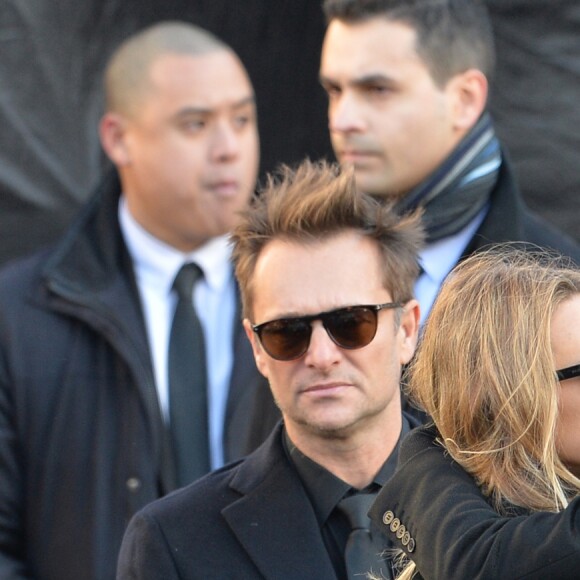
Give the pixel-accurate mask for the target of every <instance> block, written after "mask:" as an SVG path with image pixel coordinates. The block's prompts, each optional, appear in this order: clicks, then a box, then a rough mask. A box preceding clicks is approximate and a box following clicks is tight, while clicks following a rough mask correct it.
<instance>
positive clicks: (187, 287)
mask: <svg viewBox="0 0 580 580" xmlns="http://www.w3.org/2000/svg"><path fill="white" fill-rule="evenodd" d="M200 278H203V271H202V269H201V268H200V267H199V266H198V265H197V264H194V263H193V262H189V263H187V264H184V265H183V266H181V268H180V270H179V272H177V275H176V276H175V280H173V289H174V290H175V291H176V292H177V295H178V296H179V298H180V299H182V300H185V299H190V300H191V295H192V293H193V287H194V285H195V283H196V282H197V281H198V280H199V279H200Z"/></svg>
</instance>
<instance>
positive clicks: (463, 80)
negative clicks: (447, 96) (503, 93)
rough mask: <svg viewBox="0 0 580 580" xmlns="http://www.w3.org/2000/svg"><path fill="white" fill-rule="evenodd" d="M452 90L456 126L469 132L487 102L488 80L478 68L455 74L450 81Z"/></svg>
mask: <svg viewBox="0 0 580 580" xmlns="http://www.w3.org/2000/svg"><path fill="white" fill-rule="evenodd" d="M447 90H448V91H450V92H451V96H452V107H453V119H454V127H455V129H457V130H459V131H464V132H467V131H469V129H471V127H473V126H474V125H475V124H476V123H477V120H478V119H479V117H480V116H481V114H482V113H483V111H484V110H485V107H486V104H487V95H488V90H489V87H488V82H487V78H486V76H485V75H484V74H483V73H482V72H481V71H480V70H477V69H468V70H466V71H465V72H463V73H460V74H458V75H455V76H454V77H453V78H452V79H451V80H450V81H449V83H448V85H447Z"/></svg>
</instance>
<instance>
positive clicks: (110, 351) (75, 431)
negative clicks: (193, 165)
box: [0, 176, 279, 580]
mask: <svg viewBox="0 0 580 580" xmlns="http://www.w3.org/2000/svg"><path fill="white" fill-rule="evenodd" d="M118 198H119V185H118V183H117V181H116V178H114V177H113V176H112V177H111V181H109V182H107V183H105V185H104V187H103V190H102V191H101V192H100V193H99V194H98V195H97V196H96V197H95V198H94V199H93V200H92V201H91V203H90V204H89V205H88V206H87V208H86V209H85V211H84V213H83V215H81V216H80V218H79V220H78V221H77V222H76V223H75V224H74V225H73V226H72V227H71V229H70V230H69V232H68V233H67V234H66V236H65V237H64V239H63V240H62V241H61V242H60V243H59V245H58V246H57V247H56V248H55V249H54V250H52V251H50V252H48V253H45V254H43V255H36V256H33V257H32V258H29V259H26V260H24V261H22V262H15V263H14V264H13V265H11V266H8V267H7V269H5V270H4V271H3V272H2V273H1V274H0V482H1V483H0V578H2V580H14V579H16V578H25V577H26V578H31V577H32V578H35V580H79V579H81V578H82V579H83V580H111V579H112V578H114V576H115V570H116V563H117V554H118V549H119V547H120V545H121V539H122V537H123V532H124V530H125V527H126V524H127V522H128V521H129V519H130V518H131V517H132V515H133V514H134V513H135V512H136V511H137V510H139V509H140V508H141V507H143V506H144V505H145V504H147V503H149V502H151V501H152V500H154V499H157V498H158V497H160V496H161V495H163V494H164V493H166V492H168V491H171V490H172V489H174V488H175V482H174V472H175V468H174V465H173V456H172V454H171V453H170V452H169V440H168V434H167V430H166V428H165V425H164V423H163V420H162V418H161V413H160V410H159V405H158V402H157V393H156V388H155V384H154V377H153V370H152V364H151V360H150V356H149V347H148V343H147V338H146V332H145V325H144V320H143V316H142V313H141V306H140V301H139V297H138V293H137V288H136V285H135V280H134V277H133V268H132V264H131V262H130V259H129V256H128V253H127V251H126V249H125V246H124V243H123V240H122V236H121V232H120V228H119V224H118V220H117V206H118ZM234 352H235V360H234V368H233V373H232V382H231V385H230V392H229V399H228V402H227V409H226V424H225V426H224V428H225V433H224V435H225V437H224V451H225V456H226V458H227V459H228V460H232V459H235V458H239V457H241V456H243V455H245V454H247V453H249V452H250V451H251V450H253V449H254V448H255V447H256V446H257V445H258V444H260V443H261V442H262V441H263V440H264V439H265V438H266V436H267V434H268V433H269V431H270V430H271V428H272V427H273V425H274V424H275V422H276V420H277V419H278V417H279V414H278V412H277V410H276V409H275V407H274V404H273V402H272V397H271V394H270V390H269V387H268V385H267V383H266V381H265V380H264V379H263V378H262V377H261V375H260V374H259V373H258V371H257V369H256V367H255V364H254V359H253V355H252V352H251V348H250V345H249V343H248V340H247V338H246V336H245V334H244V332H243V329H242V326H241V323H240V324H238V328H237V331H236V335H235V338H234Z"/></svg>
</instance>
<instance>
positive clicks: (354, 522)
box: [338, 493, 376, 530]
mask: <svg viewBox="0 0 580 580" xmlns="http://www.w3.org/2000/svg"><path fill="white" fill-rule="evenodd" d="M375 497H376V494H374V493H357V494H354V495H349V496H348V497H345V498H344V499H342V500H341V501H340V502H339V504H338V509H339V510H340V511H341V512H342V513H343V514H344V515H345V516H346V517H347V518H348V521H349V523H350V527H351V528H352V529H353V530H368V529H369V526H370V523H371V520H370V518H369V516H368V515H367V513H368V511H369V509H370V507H371V504H372V503H373V500H374V499H375Z"/></svg>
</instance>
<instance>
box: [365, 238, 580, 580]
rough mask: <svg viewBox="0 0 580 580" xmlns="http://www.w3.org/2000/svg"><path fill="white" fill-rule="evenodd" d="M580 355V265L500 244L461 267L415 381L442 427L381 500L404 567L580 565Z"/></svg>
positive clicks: (433, 573)
mask: <svg viewBox="0 0 580 580" xmlns="http://www.w3.org/2000/svg"><path fill="white" fill-rule="evenodd" d="M579 363H580V271H579V270H577V269H575V268H574V267H572V266H570V265H569V264H566V263H563V262H562V261H560V260H558V259H555V258H552V257H550V256H548V255H546V254H542V253H537V254H533V253H532V254H530V253H525V252H522V251H517V250H514V249H511V248H506V247H502V248H496V249H494V250H491V251H489V252H487V253H483V254H479V255H475V256H472V257H471V258H469V259H468V260H466V261H465V262H463V263H462V264H460V265H459V266H458V267H457V268H456V269H455V270H454V271H453V272H452V274H451V275H450V276H449V278H448V280H447V281H446V283H445V284H444V286H443V288H442V290H441V293H440V295H439V297H438V299H437V301H436V304H435V306H434V308H433V310H432V312H431V315H430V318H429V320H428V322H427V325H426V327H425V330H424V335H423V338H422V341H421V345H420V347H419V350H418V354H417V356H416V359H415V362H414V364H413V367H412V369H411V373H410V381H409V394H410V396H411V398H412V399H413V400H414V401H415V402H416V404H417V405H418V406H420V407H421V408H422V409H424V410H425V411H426V412H427V413H428V414H429V415H431V417H432V418H433V421H434V426H432V427H430V428H429V427H427V428H422V429H419V430H416V431H415V432H414V433H411V435H410V436H409V437H408V438H407V440H406V441H405V442H404V443H403V445H402V448H401V451H400V455H399V466H400V468H399V471H398V472H397V474H395V476H394V477H393V478H392V479H391V480H390V481H389V482H388V483H387V485H386V486H385V488H384V489H383V491H382V492H381V494H380V495H379V497H378V498H377V500H376V502H375V504H374V506H373V508H372V510H371V516H372V518H373V519H374V520H375V521H378V522H381V524H382V526H383V529H384V530H385V531H386V532H387V533H388V534H390V537H391V538H392V539H395V538H396V540H397V541H398V546H399V547H400V548H401V550H402V551H403V552H404V553H405V554H406V555H407V556H408V557H409V558H410V560H411V563H410V565H409V566H407V568H406V569H405V572H404V573H403V576H405V577H408V578H410V577H411V576H412V575H413V573H415V578H421V577H422V578H424V579H443V578H445V579H450V578H451V579H452V578H457V579H465V580H467V579H469V580H475V579H484V578H485V579H488V580H489V579H493V580H499V579H506V580H507V579H509V580H513V579H515V578H526V579H528V580H530V579H535V578H538V579H540V578H542V579H550V578H557V579H558V580H562V579H565V578H578V577H579V574H580V499H578V497H577V496H578V493H579V491H580V479H579V477H580V364H579Z"/></svg>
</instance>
